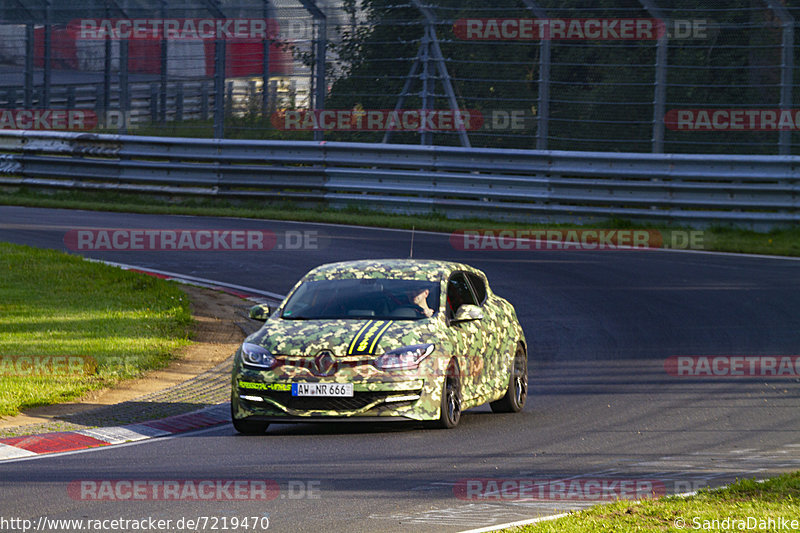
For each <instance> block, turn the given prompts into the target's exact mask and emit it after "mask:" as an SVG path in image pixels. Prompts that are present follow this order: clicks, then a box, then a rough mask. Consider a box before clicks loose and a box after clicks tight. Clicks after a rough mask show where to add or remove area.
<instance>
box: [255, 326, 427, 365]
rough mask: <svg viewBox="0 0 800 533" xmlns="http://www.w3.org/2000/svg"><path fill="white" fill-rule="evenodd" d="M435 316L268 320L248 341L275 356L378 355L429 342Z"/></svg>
mask: <svg viewBox="0 0 800 533" xmlns="http://www.w3.org/2000/svg"><path fill="white" fill-rule="evenodd" d="M437 327H438V319H437V318H436V317H434V318H429V319H422V320H379V319H378V320H284V319H281V318H270V319H269V320H267V322H265V324H264V327H263V328H261V329H260V330H258V331H257V332H256V333H254V334H253V335H251V336H250V337H248V338H247V342H251V343H254V344H259V345H261V346H263V347H264V348H266V349H267V350H269V352H270V353H272V354H274V355H289V356H315V355H317V354H318V353H319V352H320V351H321V350H330V351H331V353H332V354H333V355H335V356H337V357H345V356H364V355H380V354H382V353H385V352H387V351H389V350H392V349H395V348H400V347H402V346H409V345H413V344H420V343H424V342H431V339H433V338H434V335H435V332H436V330H437Z"/></svg>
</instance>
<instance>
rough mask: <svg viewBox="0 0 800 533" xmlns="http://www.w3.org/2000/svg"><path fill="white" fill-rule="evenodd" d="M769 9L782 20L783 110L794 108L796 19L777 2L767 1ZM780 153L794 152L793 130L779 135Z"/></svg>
mask: <svg viewBox="0 0 800 533" xmlns="http://www.w3.org/2000/svg"><path fill="white" fill-rule="evenodd" d="M765 2H766V4H767V7H768V8H769V9H770V10H771V11H772V12H773V13H774V14H775V15H776V16H777V17H778V18H779V19H780V20H781V26H783V30H782V33H781V102H780V106H781V109H791V108H792V83H793V78H794V17H793V16H792V14H791V13H790V12H789V10H788V9H786V7H785V6H784V5H782V4H781V3H780V2H776V1H775V0H765ZM778 144H779V147H778V153H779V154H780V155H789V154H790V153H791V151H792V132H791V130H781V132H780V133H779V134H778Z"/></svg>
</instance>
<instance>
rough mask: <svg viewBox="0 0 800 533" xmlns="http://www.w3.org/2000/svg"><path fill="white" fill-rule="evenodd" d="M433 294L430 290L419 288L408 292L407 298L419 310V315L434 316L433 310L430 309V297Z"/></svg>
mask: <svg viewBox="0 0 800 533" xmlns="http://www.w3.org/2000/svg"><path fill="white" fill-rule="evenodd" d="M430 293H431V291H430V289H426V288H424V287H417V288H416V289H412V290H409V291H408V292H406V296H408V299H409V300H410V301H411V303H412V304H414V306H415V307H418V308H419V309H417V312H418V313H422V314H423V315H425V316H428V317H429V316H432V315H433V309H431V308H430V307H428V295H429V294H430Z"/></svg>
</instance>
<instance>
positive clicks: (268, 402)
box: [231, 259, 528, 433]
mask: <svg viewBox="0 0 800 533" xmlns="http://www.w3.org/2000/svg"><path fill="white" fill-rule="evenodd" d="M250 316H251V318H255V319H258V320H263V321H264V326H263V327H262V328H261V329H260V330H258V331H257V332H256V333H254V334H252V335H250V336H249V337H247V338H246V339H245V341H244V343H243V344H242V346H241V347H240V348H239V350H237V352H236V355H235V357H234V365H233V378H232V394H231V416H232V419H233V425H234V427H235V428H236V430H237V431H239V432H241V433H263V432H264V431H266V429H267V426H268V425H269V423H270V422H281V423H286V422H310V421H331V420H335V419H339V420H342V419H344V420H362V421H363V420H380V421H383V420H392V419H398V420H414V421H427V423H429V424H430V425H433V426H436V427H442V428H452V427H454V426H455V425H456V424H458V422H459V419H460V417H461V412H462V410H464V409H468V408H470V407H475V406H478V405H481V404H484V403H486V402H490V405H491V408H492V410H493V411H494V412H504V413H507V412H518V411H520V410H521V409H522V407H523V406H524V405H525V399H526V396H527V389H528V372H527V355H526V344H525V336H524V334H523V332H522V328H521V327H520V324H519V321H518V320H517V316H516V313H515V311H514V307H513V306H512V305H511V304H510V303H509V302H507V301H506V300H504V299H503V298H500V297H499V296H497V295H495V294H494V293H493V292H492V290H491V289H490V288H489V284H488V282H487V280H486V276H485V275H484V273H483V272H481V271H480V270H477V269H475V268H472V267H470V266H468V265H464V264H460V263H452V262H446V261H427V260H412V259H398V260H376V261H350V262H343V263H333V264H328V265H322V266H319V267H317V268H315V269H313V270H312V271H311V272H309V273H308V274H306V275H305V276H304V277H303V278H302V279H301V280H300V281H299V282H298V283H297V284H296V285H295V286H294V287H293V288H292V290H291V291H290V293H289V295H288V296H287V297H286V298H285V299H284V301H283V302H282V303H281V304H280V306H279V307H278V308H277V309H274V310H273V309H269V307H268V306H266V305H258V306H255V307H253V308H252V309H251V310H250Z"/></svg>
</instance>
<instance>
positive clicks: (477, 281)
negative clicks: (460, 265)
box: [467, 272, 486, 305]
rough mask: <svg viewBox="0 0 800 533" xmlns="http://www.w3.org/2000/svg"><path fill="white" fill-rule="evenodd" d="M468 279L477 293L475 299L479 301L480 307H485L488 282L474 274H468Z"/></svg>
mask: <svg viewBox="0 0 800 533" xmlns="http://www.w3.org/2000/svg"><path fill="white" fill-rule="evenodd" d="M467 279H468V280H469V283H470V285H472V290H473V291H474V292H475V298H477V299H478V305H483V304H484V302H485V301H486V282H485V281H483V278H482V277H481V276H479V275H478V274H473V273H472V272H467Z"/></svg>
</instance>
